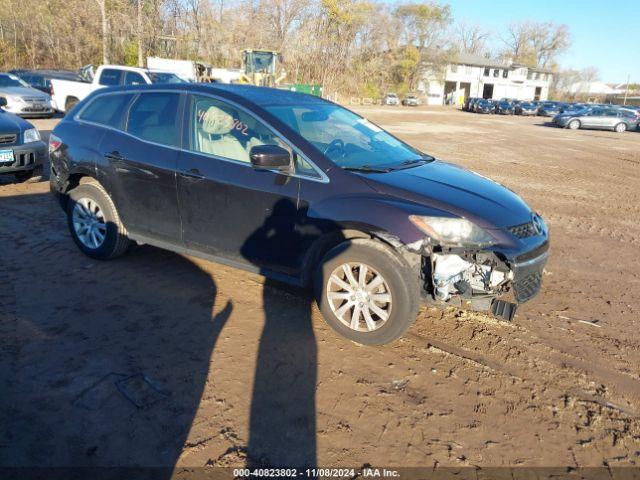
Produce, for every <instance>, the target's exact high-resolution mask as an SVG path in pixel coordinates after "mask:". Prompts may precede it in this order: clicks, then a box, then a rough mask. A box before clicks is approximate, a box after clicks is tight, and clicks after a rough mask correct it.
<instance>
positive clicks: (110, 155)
mask: <svg viewBox="0 0 640 480" xmlns="http://www.w3.org/2000/svg"><path fill="white" fill-rule="evenodd" d="M104 158H106V159H107V160H113V161H116V162H124V161H125V160H126V158H125V157H123V156H122V155H121V154H120V152H118V151H113V152H107V153H105V154H104Z"/></svg>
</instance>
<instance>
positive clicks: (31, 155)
mask: <svg viewBox="0 0 640 480" xmlns="http://www.w3.org/2000/svg"><path fill="white" fill-rule="evenodd" d="M5 105H6V100H5V99H4V98H0V107H4V106H5ZM46 149H47V146H46V145H45V143H44V142H43V141H42V140H41V139H40V133H39V132H38V129H37V128H35V127H34V126H33V125H32V124H31V123H29V122H27V121H26V120H24V119H22V118H20V117H18V116H17V115H14V114H13V113H9V112H5V111H4V110H2V108H0V175H5V174H11V175H14V176H15V178H16V180H17V181H18V182H25V181H37V180H40V178H41V177H42V164H43V162H44V160H45V156H46Z"/></svg>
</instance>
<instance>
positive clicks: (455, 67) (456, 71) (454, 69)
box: [450, 64, 458, 73]
mask: <svg viewBox="0 0 640 480" xmlns="http://www.w3.org/2000/svg"><path fill="white" fill-rule="evenodd" d="M450 68H451V73H458V65H456V64H453V65H451V66H450Z"/></svg>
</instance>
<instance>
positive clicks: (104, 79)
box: [51, 65, 183, 112]
mask: <svg viewBox="0 0 640 480" xmlns="http://www.w3.org/2000/svg"><path fill="white" fill-rule="evenodd" d="M83 71H84V72H83V73H85V75H84V77H85V78H87V81H84V82H76V81H72V80H56V79H52V80H51V87H52V90H53V93H52V95H51V96H52V98H53V100H54V102H55V104H56V107H57V109H58V110H59V111H61V112H67V111H69V110H71V109H72V108H73V107H74V105H75V104H76V103H78V102H79V101H80V100H82V99H83V98H85V97H86V96H88V95H89V94H90V93H91V92H93V91H94V90H97V89H99V88H104V87H116V86H118V85H144V84H150V83H182V82H183V80H181V79H180V78H179V77H178V76H177V75H175V74H174V73H171V72H165V71H160V70H149V69H147V68H138V67H125V66H122V65H101V66H99V67H98V70H97V71H96V72H95V74H92V72H93V68H92V67H90V68H87V67H85V68H83Z"/></svg>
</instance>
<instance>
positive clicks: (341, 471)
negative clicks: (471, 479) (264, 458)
mask: <svg viewBox="0 0 640 480" xmlns="http://www.w3.org/2000/svg"><path fill="white" fill-rule="evenodd" d="M356 475H357V476H359V477H367V478H394V477H395V478H397V477H399V476H400V473H399V472H398V471H397V470H392V469H387V468H358V469H355V468H307V469H304V470H298V469H296V468H258V469H249V468H238V469H234V470H233V476H234V477H235V478H243V477H261V478H262V477H275V478H282V477H290V478H296V477H303V478H355V477H356Z"/></svg>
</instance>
